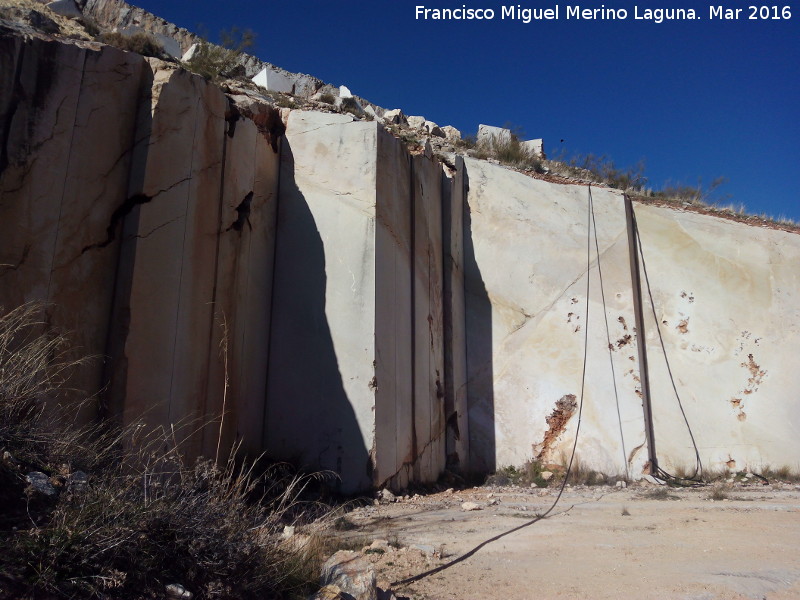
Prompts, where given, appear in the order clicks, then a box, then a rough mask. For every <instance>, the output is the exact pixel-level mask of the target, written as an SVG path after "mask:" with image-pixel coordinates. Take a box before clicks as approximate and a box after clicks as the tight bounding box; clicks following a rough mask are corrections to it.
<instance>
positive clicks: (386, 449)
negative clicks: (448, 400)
mask: <svg viewBox="0 0 800 600" xmlns="http://www.w3.org/2000/svg"><path fill="white" fill-rule="evenodd" d="M441 178H442V171H441V166H440V165H439V163H438V162H436V161H433V160H430V159H427V158H425V157H409V155H408V152H407V150H406V149H405V147H404V146H402V144H400V142H398V141H397V140H396V139H394V138H393V137H392V136H391V135H389V134H388V133H386V132H385V131H384V130H383V129H382V128H379V127H378V126H377V125H376V124H374V123H361V122H353V121H352V119H351V118H350V117H349V116H342V115H327V114H319V113H304V112H293V113H291V115H290V118H289V123H288V126H287V139H286V144H285V145H284V146H283V148H282V160H281V184H280V206H279V211H278V238H277V239H278V243H277V252H276V270H275V284H274V285H275V301H274V306H273V320H272V337H271V348H272V350H271V355H270V365H269V375H268V386H267V389H268V393H267V399H268V409H267V417H266V430H267V433H266V440H267V442H266V446H267V449H268V452H269V453H270V454H272V455H274V456H277V457H280V458H292V459H299V460H301V461H303V462H305V463H306V464H309V465H311V466H315V467H322V468H327V469H330V470H332V471H335V472H336V473H338V474H339V476H340V477H341V489H342V490H343V491H356V490H359V489H364V488H366V487H369V486H370V485H391V486H394V487H397V488H401V487H405V486H406V485H407V484H408V483H409V482H410V481H412V480H413V481H433V480H435V479H436V478H438V476H439V474H440V473H441V471H442V469H443V468H444V464H445V435H444V427H445V424H444V423H445V421H444V403H445V400H444V392H445V390H444V385H445V379H444V377H445V373H444V349H443V344H444V336H443V327H444V325H443V311H444V305H443V263H442V213H441V210H442V209H441V206H442V179H441Z"/></svg>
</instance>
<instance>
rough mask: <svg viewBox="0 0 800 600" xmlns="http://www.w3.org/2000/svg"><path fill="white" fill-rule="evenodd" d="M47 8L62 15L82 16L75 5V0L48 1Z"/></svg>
mask: <svg viewBox="0 0 800 600" xmlns="http://www.w3.org/2000/svg"><path fill="white" fill-rule="evenodd" d="M47 8H49V9H50V10H52V11H53V12H54V13H56V14H57V15H61V16H62V17H75V18H77V17H80V16H82V13H81V11H80V10H78V7H77V6H76V5H75V0H55V1H54V2H48V4H47Z"/></svg>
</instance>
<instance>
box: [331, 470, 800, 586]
mask: <svg viewBox="0 0 800 600" xmlns="http://www.w3.org/2000/svg"><path fill="white" fill-rule="evenodd" d="M658 490H660V491H658ZM557 491H558V490H557V489H544V490H542V489H538V488H522V487H513V486H512V487H481V488H470V489H468V490H464V491H447V492H441V493H437V494H433V495H429V496H417V497H414V498H409V499H403V498H400V499H399V501H398V502H394V503H389V504H381V505H378V506H367V507H362V508H357V509H355V510H354V511H352V512H350V513H348V514H347V516H346V517H345V519H346V522H347V523H348V524H349V526H350V527H352V529H351V530H350V531H347V532H346V533H345V535H347V536H349V537H351V538H352V540H351V542H353V544H354V545H360V544H361V543H362V542H363V544H364V545H365V546H366V545H368V544H370V543H371V542H372V541H373V540H376V539H378V540H380V539H383V540H386V541H387V542H389V545H388V547H387V546H386V544H382V543H381V542H377V543H376V544H375V548H373V549H370V550H367V551H366V554H365V555H366V557H367V558H368V559H369V560H370V561H371V562H372V563H374V566H375V569H376V572H377V575H378V585H379V586H380V587H382V588H383V589H387V588H389V587H390V584H391V583H393V582H397V581H400V580H402V579H404V578H406V577H409V576H412V575H416V574H418V573H420V572H423V571H426V570H428V569H430V568H433V567H436V566H438V565H442V564H445V563H448V562H450V561H451V560H453V559H454V558H456V557H458V556H460V555H462V554H463V553H465V552H467V551H469V550H470V549H472V548H473V547H475V546H477V545H478V544H480V543H481V542H483V541H485V540H487V539H489V538H491V537H493V536H496V535H498V534H501V533H503V532H506V531H508V530H511V529H513V528H515V527H518V526H519V525H522V524H524V523H526V522H528V521H529V520H530V519H532V518H533V517H535V515H536V513H537V512H538V513H541V512H544V511H546V510H547V508H548V507H549V506H550V505H551V504H552V502H553V500H554V498H555V496H556V494H557ZM664 495H667V497H663V496H664ZM711 495H712V488H710V487H704V488H694V489H684V488H681V489H674V488H665V487H661V486H655V485H652V484H636V485H633V486H631V487H629V488H627V489H620V488H615V487H610V486H596V487H582V486H579V487H574V488H571V487H568V488H567V489H566V490H565V492H564V495H563V496H562V498H561V501H560V502H559V504H558V506H557V507H556V509H555V510H554V511H553V512H552V513H551V514H550V516H549V517H548V518H546V519H544V520H540V521H538V522H536V523H533V524H532V525H530V526H527V527H525V528H523V529H521V530H519V531H516V532H515V533H511V534H509V535H507V536H505V537H502V538H501V539H499V540H497V541H495V542H493V543H491V544H489V545H487V546H485V547H484V548H482V549H481V550H480V551H478V552H477V553H476V554H474V555H473V556H472V557H470V558H468V559H467V560H464V561H463V562H459V563H457V564H455V565H453V566H452V567H449V568H447V569H444V570H443V571H441V572H439V573H436V574H433V575H431V576H429V577H426V578H425V579H422V580H421V581H418V582H415V583H412V584H410V585H406V586H398V585H393V586H391V589H392V590H393V591H394V592H395V593H396V594H397V596H398V598H400V597H408V598H411V599H412V600H432V599H436V600H444V599H458V600H467V599H504V600H515V599H526V600H528V599H543V600H546V599H549V598H587V599H592V600H602V599H611V598H613V599H618V598H635V599H649V598H653V599H655V598H658V599H681V600H712V599H714V600H716V599H719V600H723V599H724V600H734V599H736V600H738V599H751V598H755V599H761V598H768V599H769V600H789V599H798V598H800V486H798V485H794V484H788V483H773V484H771V485H763V484H760V483H756V482H752V483H750V484H747V485H745V484H736V485H734V486H732V487H728V488H727V489H726V490H725V491H724V493H723V495H726V496H727V498H724V499H717V500H712V499H711ZM658 496H661V497H658ZM464 502H474V503H476V504H478V505H479V506H480V507H481V509H480V510H471V511H465V510H463V509H462V503H464ZM415 546H416V547H415Z"/></svg>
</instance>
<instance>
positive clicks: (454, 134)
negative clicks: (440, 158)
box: [442, 125, 461, 141]
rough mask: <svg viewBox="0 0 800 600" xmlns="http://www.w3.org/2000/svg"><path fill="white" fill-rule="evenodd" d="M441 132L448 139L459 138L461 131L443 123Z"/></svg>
mask: <svg viewBox="0 0 800 600" xmlns="http://www.w3.org/2000/svg"><path fill="white" fill-rule="evenodd" d="M442 133H444V136H445V137H446V138H447V139H448V140H452V141H455V140H460V139H461V131H459V130H458V129H456V128H455V127H453V126H452V125H445V126H444V127H442Z"/></svg>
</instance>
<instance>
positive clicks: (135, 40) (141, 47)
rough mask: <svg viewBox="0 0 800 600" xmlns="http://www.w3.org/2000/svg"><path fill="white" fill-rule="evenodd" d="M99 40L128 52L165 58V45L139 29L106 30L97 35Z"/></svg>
mask: <svg viewBox="0 0 800 600" xmlns="http://www.w3.org/2000/svg"><path fill="white" fill-rule="evenodd" d="M97 39H98V41H100V42H103V43H104V44H108V45H109V46H114V47H116V48H119V49H121V50H126V51H127V52H135V53H136V54H141V55H142V56H152V57H153V58H165V55H164V46H163V45H162V44H161V42H159V41H158V40H157V39H156V38H154V37H153V36H152V35H150V34H149V33H145V32H143V31H137V32H134V33H130V34H126V33H120V32H118V31H104V32H102V33H100V34H99V35H98V36H97Z"/></svg>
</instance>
